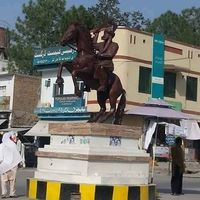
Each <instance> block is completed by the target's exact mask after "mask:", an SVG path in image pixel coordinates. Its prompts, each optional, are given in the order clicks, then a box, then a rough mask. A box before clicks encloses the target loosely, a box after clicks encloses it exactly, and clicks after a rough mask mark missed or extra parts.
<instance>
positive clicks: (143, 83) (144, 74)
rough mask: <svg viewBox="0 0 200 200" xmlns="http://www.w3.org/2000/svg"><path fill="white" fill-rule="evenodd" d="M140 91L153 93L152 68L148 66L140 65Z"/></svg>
mask: <svg viewBox="0 0 200 200" xmlns="http://www.w3.org/2000/svg"><path fill="white" fill-rule="evenodd" d="M138 92H140V93H147V94H150V93H151V69H150V68H148V67H140V69H139V87H138Z"/></svg>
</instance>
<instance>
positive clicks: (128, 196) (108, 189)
mask: <svg viewBox="0 0 200 200" xmlns="http://www.w3.org/2000/svg"><path fill="white" fill-rule="evenodd" d="M27 196H28V198H29V199H41V200H72V199H80V200H156V187H155V185H153V184H151V185H140V186H122V185H114V186H101V185H88V184H67V183H61V182H56V181H44V180H37V179H33V178H31V179H28V180H27Z"/></svg>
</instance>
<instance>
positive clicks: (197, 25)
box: [146, 8, 200, 45]
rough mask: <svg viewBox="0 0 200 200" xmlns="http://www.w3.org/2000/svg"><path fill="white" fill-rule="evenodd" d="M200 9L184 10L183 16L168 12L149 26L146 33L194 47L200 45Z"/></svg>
mask: <svg viewBox="0 0 200 200" xmlns="http://www.w3.org/2000/svg"><path fill="white" fill-rule="evenodd" d="M199 17H200V9H196V8H191V9H186V10H183V11H182V13H181V14H176V13H173V12H172V11H167V12H166V13H164V14H162V15H161V16H160V17H158V18H156V19H154V20H153V22H152V23H151V24H149V25H148V27H147V28H146V31H149V32H152V33H161V34H163V35H164V36H166V37H168V38H171V39H174V40H177V41H181V42H185V43H188V44H193V45H200V19H199Z"/></svg>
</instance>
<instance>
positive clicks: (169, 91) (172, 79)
mask: <svg viewBox="0 0 200 200" xmlns="http://www.w3.org/2000/svg"><path fill="white" fill-rule="evenodd" d="M175 93H176V74H175V73H172V72H165V75H164V96H165V97H172V98H175Z"/></svg>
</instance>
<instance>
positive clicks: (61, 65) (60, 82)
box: [56, 63, 64, 88]
mask: <svg viewBox="0 0 200 200" xmlns="http://www.w3.org/2000/svg"><path fill="white" fill-rule="evenodd" d="M62 70H63V63H60V65H59V68H58V73H57V79H56V83H57V84H58V87H59V88H61V87H63V83H64V79H63V78H62Z"/></svg>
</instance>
